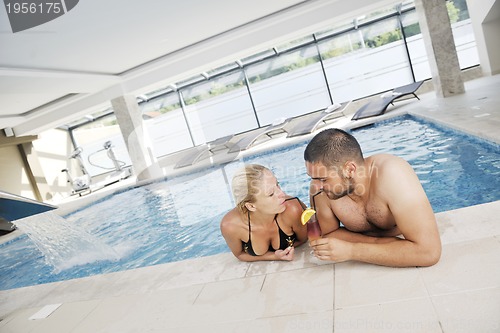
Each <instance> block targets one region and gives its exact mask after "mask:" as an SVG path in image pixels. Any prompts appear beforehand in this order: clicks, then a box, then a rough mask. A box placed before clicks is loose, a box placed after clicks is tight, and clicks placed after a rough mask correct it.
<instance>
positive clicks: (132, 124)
mask: <svg viewBox="0 0 500 333" xmlns="http://www.w3.org/2000/svg"><path fill="white" fill-rule="evenodd" d="M111 105H112V106H113V111H114V113H115V116H116V119H117V121H118V125H119V126H120V130H121V132H122V135H123V139H124V140H125V144H126V146H127V150H128V153H129V155H130V159H131V161H132V167H133V169H134V173H135V174H136V176H137V180H146V179H153V178H158V177H161V176H163V172H162V170H161V168H160V166H159V165H158V161H157V160H156V157H155V155H154V153H153V148H152V144H151V141H150V139H149V135H148V133H147V131H146V128H145V126H144V122H143V121H142V115H141V111H140V109H139V106H138V105H137V100H136V98H135V96H131V95H126V96H121V97H118V98H115V99H113V100H111Z"/></svg>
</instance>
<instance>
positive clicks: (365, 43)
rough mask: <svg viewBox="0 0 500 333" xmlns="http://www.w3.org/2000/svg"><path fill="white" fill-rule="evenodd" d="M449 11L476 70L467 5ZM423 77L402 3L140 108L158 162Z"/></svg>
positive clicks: (408, 9) (419, 42) (173, 89)
mask: <svg viewBox="0 0 500 333" xmlns="http://www.w3.org/2000/svg"><path fill="white" fill-rule="evenodd" d="M447 7H448V13H449V17H450V22H451V24H452V30H453V35H454V39H455V43H456V48H457V53H458V58H459V62H460V66H461V68H462V69H464V68H468V67H471V66H476V65H478V64H479V58H478V56H477V50H476V46H475V40H474V35H473V32H472V25H471V22H470V19H469V16H468V12H467V6H466V2H465V0H454V1H447ZM429 78H431V73H430V67H429V62H428V58H427V53H426V50H425V45H424V42H423V39H422V34H421V32H420V26H419V22H418V15H417V13H416V11H415V8H414V4H413V2H412V1H407V2H404V3H401V4H398V5H397V6H390V7H387V8H382V9H381V10H379V11H377V12H374V13H370V14H367V15H365V16H362V17H357V18H355V19H353V20H350V21H347V22H339V23H338V25H336V26H333V27H331V28H329V29H326V30H323V31H318V32H317V33H315V34H312V35H307V36H304V37H302V38H299V39H297V40H293V41H290V42H288V43H286V44H284V45H278V46H276V47H274V48H271V49H266V50H262V51H261V52H258V53H255V54H253V55H249V56H248V57H245V58H242V59H240V60H237V61H235V62H231V63H228V64H226V65H224V66H221V67H218V68H212V69H208V68H207V71H206V72H204V73H201V74H199V75H197V76H194V77H189V78H186V79H185V80H183V81H182V82H173V83H172V84H171V85H170V86H169V87H167V88H165V89H164V90H163V91H156V92H155V93H154V94H153V93H151V94H147V96H146V97H145V98H143V100H145V101H146V102H141V103H140V106H141V109H142V112H143V118H144V120H145V123H146V127H147V129H148V131H149V133H150V136H151V139H152V142H153V147H154V151H155V154H156V156H157V157H160V156H164V155H168V154H171V153H173V152H177V151H180V150H183V149H186V148H190V147H193V146H196V145H201V144H204V143H206V142H210V141H212V140H215V139H218V138H221V137H224V136H227V135H230V134H237V133H242V132H245V131H249V130H252V129H255V128H258V127H262V126H266V125H268V124H271V123H275V122H277V121H281V120H282V119H283V118H290V117H296V116H299V115H303V114H306V113H309V112H313V111H317V110H320V109H324V108H326V107H327V106H329V105H330V104H331V103H332V102H333V101H335V102H345V101H348V100H356V99H360V98H363V97H366V96H370V95H375V94H379V93H382V92H385V91H388V90H390V89H393V88H394V87H398V86H401V85H405V84H408V83H411V82H414V81H420V80H426V79H429ZM76 136H78V135H75V137H76ZM113 140H114V141H116V142H117V143H116V144H117V145H118V140H119V139H118V138H114V137H113ZM101 145H102V144H101ZM98 146H99V145H97V146H96V147H94V148H92V149H94V150H97V149H99V147H98ZM123 159H126V158H123Z"/></svg>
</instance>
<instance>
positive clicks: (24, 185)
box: [0, 145, 36, 200]
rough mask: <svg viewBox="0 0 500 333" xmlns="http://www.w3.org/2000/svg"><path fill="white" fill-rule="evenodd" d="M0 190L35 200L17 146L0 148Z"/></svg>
mask: <svg viewBox="0 0 500 333" xmlns="http://www.w3.org/2000/svg"><path fill="white" fill-rule="evenodd" d="M0 166H1V167H0V190H2V191H5V192H9V193H12V194H17V195H21V196H23V197H27V198H30V199H35V200H36V198H35V195H34V193H33V187H32V186H31V185H30V182H29V179H28V176H27V173H26V169H25V167H24V163H23V160H22V158H21V154H20V153H19V149H18V148H17V145H11V146H5V147H1V148H0Z"/></svg>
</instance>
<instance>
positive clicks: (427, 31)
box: [415, 0, 465, 97]
mask: <svg viewBox="0 0 500 333" xmlns="http://www.w3.org/2000/svg"><path fill="white" fill-rule="evenodd" d="M415 8H416V10H417V15H418V19H419V22H420V30H421V31H422V37H423V39H424V43H425V49H426V51H427V56H428V59H429V65H430V67H431V74H432V82H433V84H434V90H435V91H436V95H437V96H438V97H448V96H453V95H456V94H463V93H464V92H465V87H464V82H463V80H462V77H461V70H460V65H459V63H458V56H457V51H456V48H455V42H454V40H453V34H452V32H451V24H450V19H449V17H448V11H447V10H446V2H445V1H444V0H415Z"/></svg>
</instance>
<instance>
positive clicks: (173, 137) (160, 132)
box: [141, 90, 194, 156]
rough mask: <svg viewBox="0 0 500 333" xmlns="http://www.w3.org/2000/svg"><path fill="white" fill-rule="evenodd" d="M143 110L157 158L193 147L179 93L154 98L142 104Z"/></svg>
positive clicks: (170, 92) (172, 92) (168, 93)
mask: <svg viewBox="0 0 500 333" xmlns="http://www.w3.org/2000/svg"><path fill="white" fill-rule="evenodd" d="M141 110H142V117H143V118H144V119H145V120H144V123H145V126H146V128H147V130H148V133H149V136H150V137H151V142H152V145H153V150H154V153H155V155H156V156H163V155H167V154H170V153H173V152H176V151H179V150H182V149H186V148H189V147H192V146H193V144H194V142H193V140H192V137H191V135H190V130H189V128H188V124H187V122H186V117H185V115H184V111H183V110H182V107H181V103H180V100H179V94H178V93H177V92H175V91H172V90H171V91H169V92H166V93H164V94H162V95H161V96H158V97H156V98H152V99H151V100H149V101H148V102H146V103H142V104H141Z"/></svg>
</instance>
